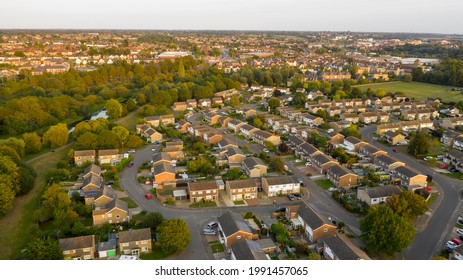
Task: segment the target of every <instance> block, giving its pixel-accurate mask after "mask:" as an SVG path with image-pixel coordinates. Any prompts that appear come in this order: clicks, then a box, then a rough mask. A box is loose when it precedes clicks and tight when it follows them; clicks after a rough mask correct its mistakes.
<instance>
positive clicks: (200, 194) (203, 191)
mask: <svg viewBox="0 0 463 280" xmlns="http://www.w3.org/2000/svg"><path fill="white" fill-rule="evenodd" d="M188 193H189V195H190V203H195V202H200V201H202V200H204V201H215V202H216V203H218V202H219V186H218V185H217V183H216V181H207V182H190V183H188Z"/></svg>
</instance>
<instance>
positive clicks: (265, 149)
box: [262, 148, 270, 153]
mask: <svg viewBox="0 0 463 280" xmlns="http://www.w3.org/2000/svg"><path fill="white" fill-rule="evenodd" d="M262 151H264V153H269V152H270V151H269V150H268V149H267V148H264V149H263V150H262Z"/></svg>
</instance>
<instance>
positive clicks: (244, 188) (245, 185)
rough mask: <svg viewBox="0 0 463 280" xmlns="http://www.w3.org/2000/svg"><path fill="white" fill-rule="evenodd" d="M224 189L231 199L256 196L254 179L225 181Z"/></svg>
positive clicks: (236, 199)
mask: <svg viewBox="0 0 463 280" xmlns="http://www.w3.org/2000/svg"><path fill="white" fill-rule="evenodd" d="M225 190H226V192H227V195H228V198H230V200H231V201H238V200H243V199H254V198H257V185H256V181H255V180H254V179H247V180H233V181H227V182H226V183H225Z"/></svg>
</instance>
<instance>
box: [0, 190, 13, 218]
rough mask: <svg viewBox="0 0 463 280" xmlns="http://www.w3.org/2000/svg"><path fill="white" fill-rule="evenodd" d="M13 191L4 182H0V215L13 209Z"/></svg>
mask: <svg viewBox="0 0 463 280" xmlns="http://www.w3.org/2000/svg"><path fill="white" fill-rule="evenodd" d="M14 198H15V192H14V191H13V189H12V188H11V187H10V186H9V185H8V184H5V183H0V215H2V216H3V215H5V214H7V213H8V212H10V211H11V209H13V202H14Z"/></svg>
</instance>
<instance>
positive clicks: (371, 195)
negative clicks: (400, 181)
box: [357, 185, 402, 206]
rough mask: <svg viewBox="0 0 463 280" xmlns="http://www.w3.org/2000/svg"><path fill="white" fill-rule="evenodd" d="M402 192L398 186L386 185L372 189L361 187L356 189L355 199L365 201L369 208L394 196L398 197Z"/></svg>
mask: <svg viewBox="0 0 463 280" xmlns="http://www.w3.org/2000/svg"><path fill="white" fill-rule="evenodd" d="M401 192H402V190H401V189H400V187H398V186H394V185H391V186H389V185H386V186H379V187H374V188H368V187H362V188H358V189H357V198H358V199H359V200H361V201H365V202H366V203H367V204H368V205H369V206H373V205H376V204H383V203H386V201H387V200H388V199H389V198H390V197H392V196H394V195H400V193H401Z"/></svg>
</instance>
